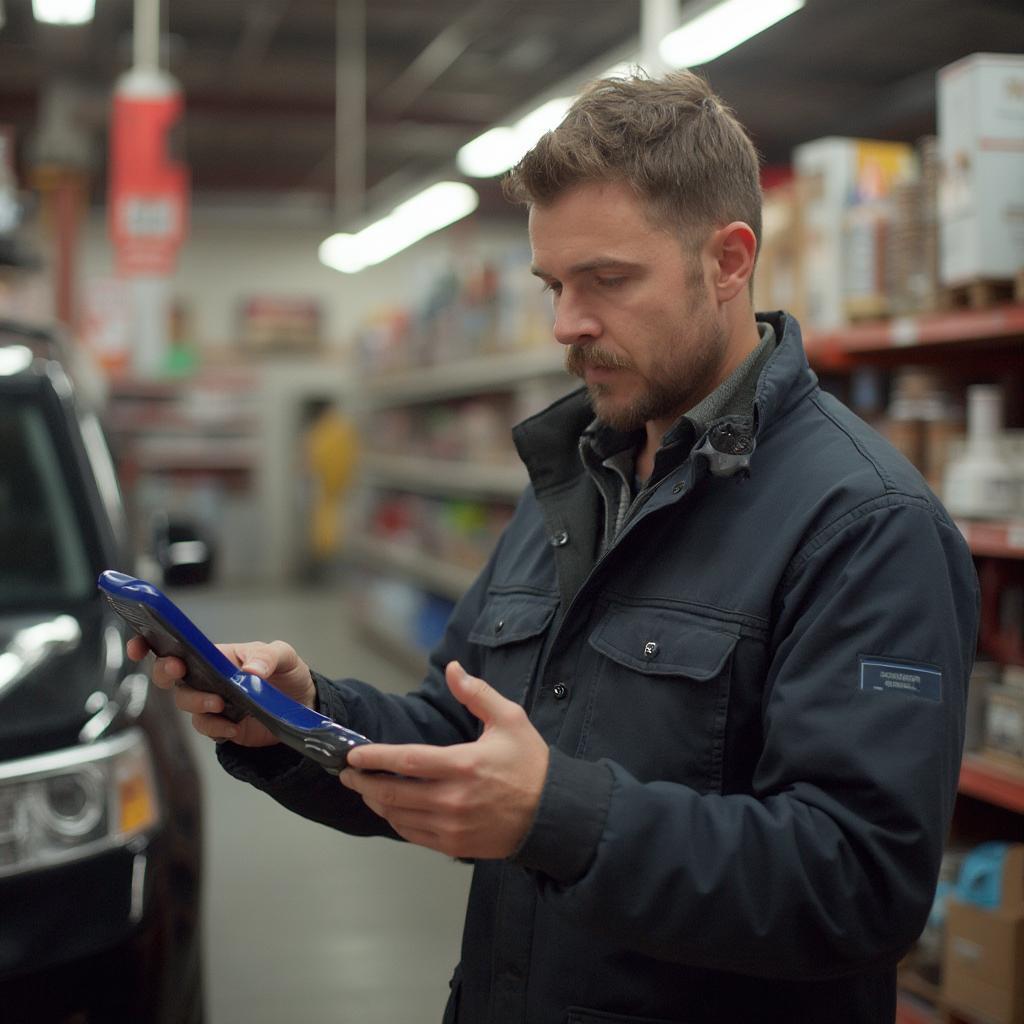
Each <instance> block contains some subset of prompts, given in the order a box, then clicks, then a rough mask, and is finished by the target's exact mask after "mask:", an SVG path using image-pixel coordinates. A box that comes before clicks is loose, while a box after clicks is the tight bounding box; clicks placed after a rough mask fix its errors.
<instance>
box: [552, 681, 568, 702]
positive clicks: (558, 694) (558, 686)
mask: <svg viewBox="0 0 1024 1024" xmlns="http://www.w3.org/2000/svg"><path fill="white" fill-rule="evenodd" d="M551 692H552V693H553V694H554V695H555V700H565V698H566V696H567V695H568V693H569V687H568V686H566V685H565V683H555V685H554V686H552V687H551Z"/></svg>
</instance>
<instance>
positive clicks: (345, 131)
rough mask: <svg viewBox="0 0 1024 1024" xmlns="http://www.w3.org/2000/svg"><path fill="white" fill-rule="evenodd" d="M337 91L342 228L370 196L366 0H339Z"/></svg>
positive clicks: (338, 218)
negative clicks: (367, 182) (367, 193)
mask: <svg viewBox="0 0 1024 1024" xmlns="http://www.w3.org/2000/svg"><path fill="white" fill-rule="evenodd" d="M336 27H337V46H336V51H335V74H334V82H335V93H334V219H335V226H336V227H337V228H338V229H339V230H340V229H341V228H343V227H344V226H345V225H346V224H348V223H349V222H350V221H352V220H354V219H356V218H358V217H359V215H360V214H361V213H362V212H363V204H364V201H365V197H366V3H365V0H337V20H336Z"/></svg>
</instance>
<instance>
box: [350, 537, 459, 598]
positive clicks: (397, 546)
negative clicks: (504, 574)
mask: <svg viewBox="0 0 1024 1024" xmlns="http://www.w3.org/2000/svg"><path fill="white" fill-rule="evenodd" d="M348 551H349V554H350V555H351V557H352V558H353V559H355V560H356V561H357V562H359V563H360V564H362V565H365V566H368V567H370V568H375V569H382V570H384V571H386V572H391V573H398V574H399V575H401V576H404V577H406V578H408V579H412V580H415V581H416V582H417V583H419V584H421V585H422V586H423V587H426V588H427V589H428V590H430V591H432V592H433V593H435V594H441V595H442V596H444V597H450V598H451V599H452V600H458V598H460V597H461V596H462V595H463V594H464V593H465V592H466V590H468V589H469V586H470V585H471V584H472V582H473V580H474V579H476V575H477V571H478V570H477V569H472V568H467V567H466V566H462V565H456V564H454V563H452V562H446V561H445V560H444V559H441V558H436V557H434V556H433V555H429V554H425V553H424V552H422V551H418V550H417V549H416V548H414V547H412V546H411V545H410V544H405V543H401V542H389V541H385V540H381V539H378V538H373V537H358V538H355V539H353V541H352V543H351V544H350V545H349V549H348Z"/></svg>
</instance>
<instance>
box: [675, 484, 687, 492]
mask: <svg viewBox="0 0 1024 1024" xmlns="http://www.w3.org/2000/svg"><path fill="white" fill-rule="evenodd" d="M685 490H686V484H676V485H675V487H673V488H672V493H673V494H682V493H683V491H685Z"/></svg>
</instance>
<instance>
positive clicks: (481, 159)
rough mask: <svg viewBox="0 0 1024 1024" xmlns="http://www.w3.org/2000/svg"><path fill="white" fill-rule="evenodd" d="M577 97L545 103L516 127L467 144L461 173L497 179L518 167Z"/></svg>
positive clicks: (460, 160)
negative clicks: (526, 154)
mask: <svg viewBox="0 0 1024 1024" xmlns="http://www.w3.org/2000/svg"><path fill="white" fill-rule="evenodd" d="M572 101H573V97H571V96H559V97H558V98H557V99H553V100H548V101H547V102H546V103H542V104H541V105H540V106H539V107H537V108H536V109H535V110H531V111H530V113H528V114H527V115H526V116H525V117H521V118H520V119H519V120H518V121H516V123H515V124H514V125H503V126H501V127H498V128H492V129H491V130H490V131H487V132H484V134H483V135H480V136H478V137H477V138H475V139H473V141H472V142H467V143H466V145H464V146H463V147H462V149H460V150H459V152H458V155H457V156H456V157H455V163H456V164H457V165H458V168H459V170H460V171H462V173H463V174H465V175H466V176H467V177H470V178H494V177H496V176H497V175H499V174H501V173H502V172H503V171H507V170H508V169H509V168H510V167H514V166H515V165H516V164H517V163H519V160H520V158H521V157H522V156H523V154H524V153H526V151H527V150H528V149H530V148H531V147H532V146H533V145H534V143H536V142H537V140H538V139H539V138H540V137H541V136H542V135H543V134H544V133H545V132H548V131H551V129H552V128H557V127H558V125H559V124H561V122H562V118H564V117H565V115H566V114H567V113H568V111H569V107H570V106H571V105H572Z"/></svg>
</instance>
